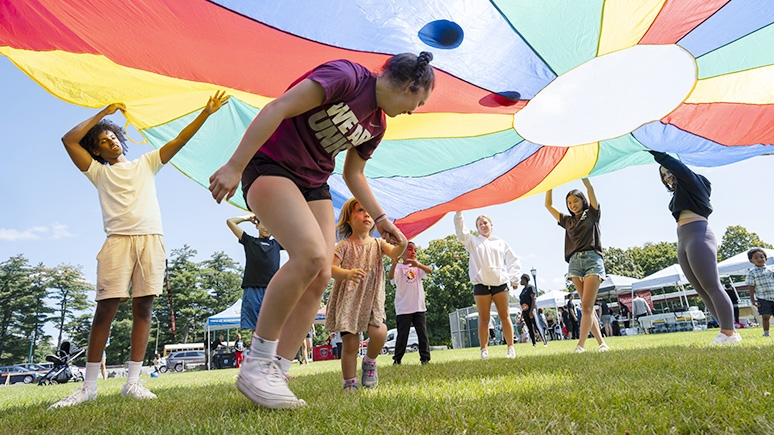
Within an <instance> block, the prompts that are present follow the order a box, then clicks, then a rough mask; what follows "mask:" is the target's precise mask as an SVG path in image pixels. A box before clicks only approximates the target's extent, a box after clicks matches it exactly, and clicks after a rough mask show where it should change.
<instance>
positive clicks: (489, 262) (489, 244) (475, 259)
mask: <svg viewBox="0 0 774 435" xmlns="http://www.w3.org/2000/svg"><path fill="white" fill-rule="evenodd" d="M454 229H455V231H456V232H457V238H458V239H459V240H460V242H462V244H463V245H465V249H467V250H468V252H469V253H470V264H469V266H468V274H469V275H470V282H472V283H473V284H483V285H488V286H498V285H502V284H506V283H508V282H510V283H512V284H513V286H514V288H516V287H517V286H518V283H519V279H520V278H521V260H520V259H519V257H517V256H516V254H514V253H513V249H511V247H510V246H509V245H508V243H506V242H505V240H503V239H501V238H499V237H496V236H493V235H490V236H489V238H486V237H484V236H481V235H478V236H473V235H471V234H470V231H469V230H468V229H467V228H466V227H465V222H464V221H463V219H462V213H460V212H457V214H456V215H455V216H454Z"/></svg>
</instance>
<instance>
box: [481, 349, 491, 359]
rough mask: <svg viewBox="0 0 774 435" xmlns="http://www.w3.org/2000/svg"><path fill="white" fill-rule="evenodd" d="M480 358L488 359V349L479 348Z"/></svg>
mask: <svg viewBox="0 0 774 435" xmlns="http://www.w3.org/2000/svg"><path fill="white" fill-rule="evenodd" d="M481 359H489V351H488V350H486V349H481Z"/></svg>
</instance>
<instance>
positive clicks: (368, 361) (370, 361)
mask: <svg viewBox="0 0 774 435" xmlns="http://www.w3.org/2000/svg"><path fill="white" fill-rule="evenodd" d="M363 364H373V365H376V358H371V357H369V356H368V355H366V356H364V357H363Z"/></svg>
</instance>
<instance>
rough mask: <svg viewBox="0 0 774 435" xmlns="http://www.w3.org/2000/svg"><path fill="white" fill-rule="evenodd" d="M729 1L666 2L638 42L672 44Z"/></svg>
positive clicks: (695, 0) (684, 0) (691, 0)
mask: <svg viewBox="0 0 774 435" xmlns="http://www.w3.org/2000/svg"><path fill="white" fill-rule="evenodd" d="M729 1H730V0H680V1H674V0H671V1H667V2H666V4H665V5H664V7H663V8H662V9H661V11H660V12H659V13H658V16H657V17H656V19H655V21H653V23H652V24H651V26H650V29H648V31H647V32H646V33H645V35H644V36H643V37H642V39H641V40H640V44H674V43H675V42H677V41H679V40H680V39H681V38H682V37H683V36H685V35H687V34H688V33H690V31H691V30H693V29H695V28H696V26H698V25H699V24H701V23H703V22H704V20H706V19H707V18H709V17H710V16H712V14H714V13H715V12H716V11H717V10H718V9H720V8H722V7H723V6H724V5H725V4H726V3H728V2H729Z"/></svg>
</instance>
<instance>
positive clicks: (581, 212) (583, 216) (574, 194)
mask: <svg viewBox="0 0 774 435" xmlns="http://www.w3.org/2000/svg"><path fill="white" fill-rule="evenodd" d="M583 184H584V185H585V186H586V190H587V191H588V194H589V199H588V200H587V199H586V196H585V195H584V194H583V192H581V191H580V190H577V189H574V190H571V191H570V192H569V193H568V194H567V196H566V197H565V199H566V200H567V210H569V212H570V214H569V215H567V214H564V213H560V212H559V210H557V209H556V208H554V206H553V199H552V195H551V194H552V192H551V190H548V191H547V192H546V208H547V209H548V211H549V212H550V213H551V216H553V217H554V219H556V221H557V222H558V224H559V226H561V227H562V228H564V230H565V236H564V258H565V260H566V261H567V262H568V263H569V273H568V274H569V276H570V278H571V279H572V283H573V284H574V285H575V288H576V289H577V290H578V295H580V298H581V309H582V311H583V316H581V324H580V338H579V340H578V345H577V346H575V352H578V353H580V352H585V351H586V350H585V349H584V347H583V346H584V344H585V343H586V337H588V335H589V331H591V333H592V334H594V338H596V339H597V343H599V347H598V348H597V350H599V351H600V352H605V351H608V350H610V348H609V347H608V346H607V343H605V340H604V339H603V338H602V332H601V331H600V330H599V321H598V320H597V316H596V314H595V313H594V301H596V299H597V292H598V291H599V285H600V284H601V283H602V281H603V280H604V279H605V264H604V261H603V259H602V241H601V240H600V231H599V219H600V209H599V203H598V202H597V197H596V195H595V194H594V188H593V187H592V186H591V182H590V181H589V180H588V178H584V179H583Z"/></svg>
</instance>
